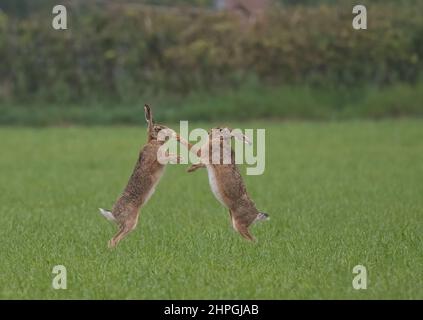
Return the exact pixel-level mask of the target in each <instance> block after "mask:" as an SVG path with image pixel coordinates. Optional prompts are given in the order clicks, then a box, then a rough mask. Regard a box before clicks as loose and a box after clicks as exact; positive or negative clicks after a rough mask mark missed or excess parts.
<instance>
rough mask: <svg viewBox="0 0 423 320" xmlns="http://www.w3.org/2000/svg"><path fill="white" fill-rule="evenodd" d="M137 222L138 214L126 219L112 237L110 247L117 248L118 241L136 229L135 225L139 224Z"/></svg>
mask: <svg viewBox="0 0 423 320" xmlns="http://www.w3.org/2000/svg"><path fill="white" fill-rule="evenodd" d="M137 222H138V215H137V216H136V217H135V218H132V219H129V218H128V220H126V221H125V222H124V223H123V224H121V226H120V227H119V231H118V232H117V233H116V234H115V236H114V237H113V238H112V239H110V241H109V243H108V247H109V248H110V249H113V248H115V247H116V246H117V245H118V243H119V242H120V241H121V240H122V239H123V238H125V237H126V236H127V235H128V233H130V232H131V231H132V230H134V229H135V227H136V226H137Z"/></svg>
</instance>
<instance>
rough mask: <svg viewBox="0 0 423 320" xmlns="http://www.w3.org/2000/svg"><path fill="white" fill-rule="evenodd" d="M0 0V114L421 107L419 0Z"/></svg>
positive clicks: (39, 117)
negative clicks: (364, 22) (360, 13)
mask: <svg viewBox="0 0 423 320" xmlns="http://www.w3.org/2000/svg"><path fill="white" fill-rule="evenodd" d="M55 4H58V3H57V2H56V1H52V0H37V1H34V0H0V35H1V37H0V61H1V63H0V124H1V125H29V126H43V125H70V124H84V125H103V124H139V123H140V119H143V109H142V106H143V104H144V103H150V104H151V105H152V106H153V107H154V110H155V114H156V119H160V121H161V122H165V121H179V120H200V121H203V120H204V121H217V120H219V121H220V120H222V119H224V120H240V121H242V120H250V119H275V120H286V119H307V120H333V119H335V120H337V119H355V118H360V119H363V118H364V119H379V118H387V117H419V116H422V115H423V82H422V81H423V79H422V69H423V68H422V67H423V19H422V18H421V13H422V12H423V3H422V1H417V0H415V1H414V0H403V1H398V0H395V1H394V0H392V1H376V0H373V1H361V2H360V4H364V5H366V6H367V16H368V29H367V30H359V31H357V30H354V29H353V28H352V25H351V23H352V20H353V17H354V15H353V14H352V8H353V6H354V5H356V4H357V3H355V2H354V1H342V0H341V1H330V0H315V1H311V0H295V1H294V0H274V1H272V0H244V1H241V0H157V1H142V0H92V1H83V0H62V1H60V4H64V5H65V6H66V8H67V10H68V29H67V30H62V31H60V30H59V31H58V30H54V29H53V28H52V25H51V23H52V19H53V17H54V15H53V14H52V8H53V6H54V5H55Z"/></svg>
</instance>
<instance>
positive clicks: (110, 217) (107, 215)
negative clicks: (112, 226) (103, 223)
mask: <svg viewBox="0 0 423 320" xmlns="http://www.w3.org/2000/svg"><path fill="white" fill-rule="evenodd" d="M98 209H99V210H100V213H101V214H102V215H103V217H105V218H106V219H107V220H109V221H114V222H116V218H115V217H114V216H113V214H112V213H111V212H110V211H108V210H104V209H102V208H98Z"/></svg>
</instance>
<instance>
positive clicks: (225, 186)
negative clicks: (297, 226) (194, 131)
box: [176, 128, 269, 241]
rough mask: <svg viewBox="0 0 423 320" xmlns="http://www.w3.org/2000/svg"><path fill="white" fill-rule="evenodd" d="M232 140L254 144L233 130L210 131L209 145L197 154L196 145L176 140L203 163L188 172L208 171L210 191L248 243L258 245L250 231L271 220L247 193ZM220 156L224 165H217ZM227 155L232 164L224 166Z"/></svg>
mask: <svg viewBox="0 0 423 320" xmlns="http://www.w3.org/2000/svg"><path fill="white" fill-rule="evenodd" d="M232 137H234V138H236V139H238V140H241V141H243V142H245V143H248V144H250V143H251V142H250V141H249V139H248V137H246V136H245V135H243V134H241V133H239V132H237V131H236V130H232V129H230V128H214V129H212V130H210V132H209V137H208V142H207V143H206V144H205V145H203V146H202V147H201V148H200V149H199V150H198V151H197V152H195V151H194V150H193V149H192V147H193V145H192V144H190V143H189V142H188V141H186V140H185V139H183V138H182V137H180V136H179V135H177V136H176V139H177V140H178V141H179V142H180V143H181V144H183V145H185V146H186V147H187V148H188V150H190V151H191V152H193V153H195V154H196V155H197V156H198V157H199V158H200V163H199V164H194V165H192V166H191V167H190V168H189V169H188V170H187V171H188V172H193V171H195V170H197V169H199V168H207V172H208V177H209V183H210V188H211V190H212V192H213V194H214V195H215V197H216V199H217V200H218V201H219V202H220V203H222V204H223V205H224V206H225V207H226V208H228V209H229V214H230V217H231V221H232V226H233V228H234V229H235V230H236V231H238V232H239V233H240V234H241V235H242V236H243V237H244V238H246V239H247V240H250V241H255V238H254V237H253V236H252V235H251V234H250V232H249V230H248V228H249V227H250V226H251V224H253V223H254V222H256V221H260V220H267V219H268V217H269V216H268V215H267V214H266V213H263V212H260V211H259V210H257V208H256V206H255V204H254V202H253V201H252V200H251V199H250V197H249V195H248V193H247V190H246V187H245V184H244V181H243V179H242V176H241V174H240V172H239V170H238V167H237V165H236V164H235V153H234V151H233V150H232V148H231V145H230V139H231V138H232ZM207 149H208V150H207ZM216 152H219V153H218V154H217V156H218V157H219V156H220V161H219V162H218V164H213V163H212V160H213V159H212V158H213V157H214V156H213V154H216ZM225 154H229V156H230V161H228V162H229V164H224V163H225V162H223V157H224V155H225ZM207 155H208V157H209V158H208V159H207Z"/></svg>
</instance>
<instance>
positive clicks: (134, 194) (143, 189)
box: [100, 105, 179, 248]
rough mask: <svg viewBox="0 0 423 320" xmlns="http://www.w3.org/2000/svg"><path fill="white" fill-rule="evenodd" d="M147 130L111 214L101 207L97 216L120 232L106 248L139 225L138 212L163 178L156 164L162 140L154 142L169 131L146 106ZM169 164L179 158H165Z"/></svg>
mask: <svg viewBox="0 0 423 320" xmlns="http://www.w3.org/2000/svg"><path fill="white" fill-rule="evenodd" d="M144 112H145V119H146V121H147V123H148V127H147V135H148V138H147V144H146V145H145V146H144V147H143V148H142V149H141V151H140V154H139V157H138V161H137V163H136V165H135V168H134V171H133V172H132V175H131V177H130V178H129V181H128V184H127V186H126V188H125V190H124V191H123V193H122V195H121V196H120V197H119V198H118V200H117V201H116V203H115V204H114V206H113V208H112V210H111V211H109V210H104V209H101V208H100V213H101V214H102V215H103V216H104V217H105V218H106V219H108V220H111V221H114V222H115V223H116V224H117V225H118V227H119V231H118V232H117V234H116V235H115V236H114V237H113V238H112V239H111V240H110V241H109V247H110V248H113V247H115V246H116V245H117V244H118V243H119V241H121V240H122V239H123V238H124V237H125V236H126V235H127V234H128V233H129V232H131V231H132V230H134V228H135V227H136V225H137V222H138V216H139V210H140V208H141V207H142V206H143V205H145V204H146V203H147V201H148V199H150V197H151V196H152V195H153V193H154V191H155V187H156V185H157V183H158V182H159V180H160V178H161V177H162V175H163V171H164V167H165V166H164V165H163V164H161V163H159V162H158V159H157V157H158V151H159V148H160V146H162V145H163V144H164V142H165V141H159V140H158V139H157V137H158V134H159V132H160V131H161V130H164V129H167V130H170V129H169V128H167V127H165V126H163V125H160V124H155V123H154V122H153V115H152V112H151V109H150V107H149V106H148V105H145V106H144ZM166 156H168V159H169V160H171V161H175V160H176V161H177V162H179V157H177V156H174V155H168V154H167V155H166Z"/></svg>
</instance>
